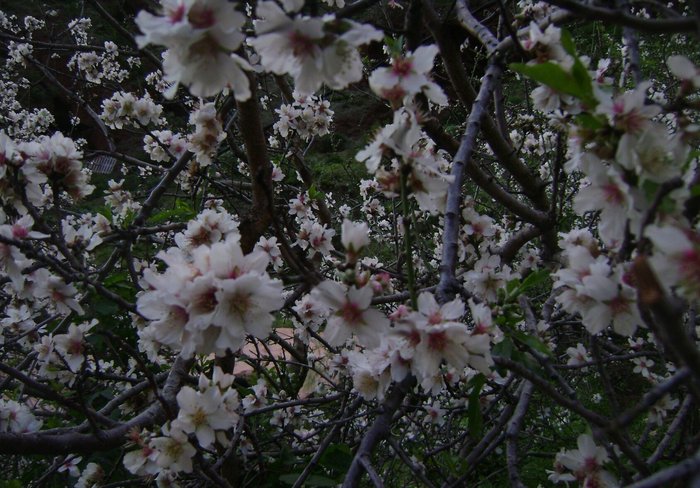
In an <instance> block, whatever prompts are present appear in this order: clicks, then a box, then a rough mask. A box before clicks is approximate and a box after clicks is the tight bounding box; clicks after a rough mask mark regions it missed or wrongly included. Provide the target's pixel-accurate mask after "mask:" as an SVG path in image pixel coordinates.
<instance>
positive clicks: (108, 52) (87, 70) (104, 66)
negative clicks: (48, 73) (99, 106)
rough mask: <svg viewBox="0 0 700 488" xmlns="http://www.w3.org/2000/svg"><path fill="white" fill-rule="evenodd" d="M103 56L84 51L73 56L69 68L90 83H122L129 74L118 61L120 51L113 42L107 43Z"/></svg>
mask: <svg viewBox="0 0 700 488" xmlns="http://www.w3.org/2000/svg"><path fill="white" fill-rule="evenodd" d="M104 46H105V50H104V52H102V54H97V53H96V52H95V51H82V52H78V53H76V54H74V55H73V57H72V58H71V59H70V60H69V61H68V68H69V69H71V70H76V69H77V70H78V71H80V72H81V73H82V74H83V76H85V79H86V80H87V81H89V82H90V83H95V84H98V85H99V84H101V83H102V80H109V81H114V82H117V83H120V82H122V81H124V80H125V79H126V77H127V76H128V75H129V72H128V71H127V70H125V69H123V68H122V67H121V65H120V64H119V61H118V57H119V49H118V48H117V45H116V44H115V43H113V42H111V41H105V43H104Z"/></svg>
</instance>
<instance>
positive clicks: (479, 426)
mask: <svg viewBox="0 0 700 488" xmlns="http://www.w3.org/2000/svg"><path fill="white" fill-rule="evenodd" d="M471 383H472V385H473V386H472V391H471V393H469V405H468V407H467V416H468V418H469V434H470V435H471V436H473V437H474V438H476V439H478V438H479V437H481V432H482V431H483V430H484V418H483V416H482V415H481V402H479V395H480V394H481V389H482V388H483V386H484V383H486V378H485V377H484V375H482V374H479V375H477V376H475V377H474V378H473V379H472V380H471Z"/></svg>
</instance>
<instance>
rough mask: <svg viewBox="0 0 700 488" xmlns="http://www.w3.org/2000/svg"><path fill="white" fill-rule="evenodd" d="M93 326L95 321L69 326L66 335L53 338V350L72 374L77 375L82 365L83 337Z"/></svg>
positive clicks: (84, 351) (84, 349)
mask: <svg viewBox="0 0 700 488" xmlns="http://www.w3.org/2000/svg"><path fill="white" fill-rule="evenodd" d="M95 325H97V321H96V320H93V321H92V322H84V323H82V324H80V325H76V324H70V326H69V327H68V332H67V333H65V334H56V335H54V337H53V342H54V350H55V351H56V353H58V354H60V356H61V358H62V359H63V361H65V364H66V365H67V366H68V368H69V369H70V370H71V372H73V373H77V372H78V371H79V370H80V366H81V365H82V364H83V361H84V359H85V353H86V349H87V342H86V341H85V336H86V334H87V332H89V331H90V329H92V328H93V327H94V326H95Z"/></svg>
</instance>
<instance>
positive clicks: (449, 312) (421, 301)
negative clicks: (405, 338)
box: [409, 292, 493, 384]
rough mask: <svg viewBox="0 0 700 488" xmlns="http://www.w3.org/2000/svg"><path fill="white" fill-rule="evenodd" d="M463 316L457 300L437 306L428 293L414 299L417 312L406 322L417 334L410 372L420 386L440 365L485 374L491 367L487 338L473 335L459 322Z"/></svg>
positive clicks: (461, 305) (462, 309)
mask: <svg viewBox="0 0 700 488" xmlns="http://www.w3.org/2000/svg"><path fill="white" fill-rule="evenodd" d="M464 312H465V308H464V303H462V301H461V300H459V299H455V300H453V301H451V302H448V303H446V304H444V305H439V304H438V303H437V301H436V300H435V297H434V296H433V295H432V294H430V293H427V292H424V293H421V294H420V295H419V296H418V311H417V312H414V313H412V314H411V316H410V318H409V320H410V321H412V322H413V324H414V325H415V328H416V331H417V333H418V339H419V341H418V343H417V345H416V346H415V353H414V355H413V368H414V372H415V373H416V374H417V376H418V378H419V380H421V384H424V383H426V382H424V381H423V380H426V379H430V378H434V377H435V375H436V374H437V373H438V372H439V370H440V364H441V363H442V362H443V361H445V363H447V365H448V366H450V367H452V368H454V369H456V370H457V371H461V370H463V369H464V368H465V367H466V366H467V365H471V366H473V367H474V368H476V369H478V370H480V371H482V372H484V373H488V372H489V367H490V365H491V364H492V363H493V360H492V359H491V355H490V339H489V336H488V334H474V333H472V332H471V331H470V330H469V328H468V327H467V326H466V325H465V324H463V323H461V322H459V320H460V319H461V317H462V316H463V315H464ZM430 383H431V382H430V381H428V382H427V384H430Z"/></svg>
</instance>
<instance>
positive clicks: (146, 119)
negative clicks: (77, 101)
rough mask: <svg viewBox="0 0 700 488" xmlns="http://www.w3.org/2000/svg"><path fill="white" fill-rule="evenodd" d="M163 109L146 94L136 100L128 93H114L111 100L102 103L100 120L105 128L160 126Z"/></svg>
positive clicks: (134, 96)
mask: <svg viewBox="0 0 700 488" xmlns="http://www.w3.org/2000/svg"><path fill="white" fill-rule="evenodd" d="M162 112H163V107H162V106H161V105H159V104H157V103H155V102H154V101H153V100H152V99H151V96H150V95H149V94H148V93H146V94H145V95H144V96H143V97H141V98H137V97H136V95H134V94H133V93H130V92H116V93H115V94H114V95H112V97H111V98H108V99H106V100H104V101H103V102H102V113H101V114H100V118H101V119H102V120H104V122H105V124H107V127H111V128H112V129H121V128H123V127H124V126H129V125H131V126H133V127H140V126H147V125H148V124H153V125H161V124H162V123H163V120H162V119H161V117H160V115H161V113H162Z"/></svg>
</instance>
